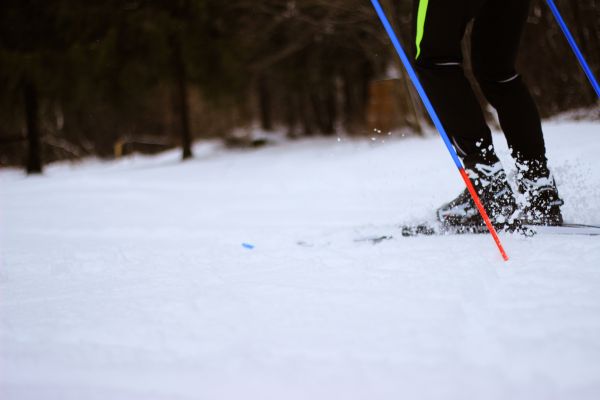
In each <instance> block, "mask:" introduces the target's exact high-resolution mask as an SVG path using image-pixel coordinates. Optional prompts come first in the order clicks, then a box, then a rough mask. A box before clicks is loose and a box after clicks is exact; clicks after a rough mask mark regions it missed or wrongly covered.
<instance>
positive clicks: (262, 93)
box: [258, 73, 273, 131]
mask: <svg viewBox="0 0 600 400" xmlns="http://www.w3.org/2000/svg"><path fill="white" fill-rule="evenodd" d="M258 103H259V104H258V105H259V111H260V125H261V127H262V129H263V130H265V131H272V130H273V116H272V114H271V93H270V91H269V86H268V83H267V78H266V77H265V75H264V73H261V74H260V76H259V77H258Z"/></svg>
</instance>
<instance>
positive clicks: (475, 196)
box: [371, 0, 508, 261]
mask: <svg viewBox="0 0 600 400" xmlns="http://www.w3.org/2000/svg"><path fill="white" fill-rule="evenodd" d="M371 3H373V7H375V11H376V12H377V15H378V16H379V19H380V20H381V23H382V24H383V27H384V28H385V30H386V32H387V34H388V36H389V37H390V40H391V41H392V44H393V45H394V48H395V49H396V52H397V53H398V56H400V60H402V64H404V68H405V69H406V71H407V72H408V76H409V77H410V79H411V80H412V83H413V85H414V86H415V88H416V89H417V92H418V93H419V96H420V97H421V100H422V101H423V104H424V105H425V108H426V109H427V112H428V113H429V116H430V117H431V119H432V121H433V124H434V125H435V127H436V128H437V130H438V132H439V133H440V135H441V136H442V139H443V140H444V143H445V144H446V147H447V148H448V151H449V152H450V156H452V159H453V160H454V164H456V167H457V168H458V171H459V172H460V175H461V176H462V178H463V180H464V181H465V184H466V185H467V189H468V190H469V193H471V196H472V197H473V201H474V202H475V205H476V206H477V209H478V210H479V213H480V214H481V217H482V218H483V220H484V221H485V224H486V226H487V228H488V229H489V231H490V233H491V234H492V237H493V238H494V242H496V246H497V247H498V250H499V251H500V254H501V255H502V258H503V259H504V260H505V261H508V255H507V254H506V251H504V247H502V243H501V242H500V238H499V237H498V233H497V232H496V229H495V228H494V226H493V225H492V222H491V221H490V218H489V216H488V215H487V212H486V211H485V209H484V208H483V205H482V204H481V200H480V199H479V195H478V194H477V191H476V190H475V188H474V187H473V183H471V180H470V179H469V176H468V175H467V172H466V171H465V168H464V166H463V165H462V162H461V161H460V158H458V154H456V150H454V147H453V146H452V143H451V142H450V138H449V137H448V134H447V133H446V129H445V128H444V126H443V125H442V121H440V119H439V117H438V115H437V113H436V111H435V109H434V108H433V105H432V104H431V101H430V100H429V97H428V96H427V93H426V92H425V89H424V88H423V86H422V85H421V82H420V81H419V78H418V77H417V74H416V72H415V70H414V68H413V66H412V65H411V63H410V61H409V59H408V57H407V55H406V53H405V52H404V49H403V48H402V45H401V44H400V41H399V40H398V37H397V36H396V33H395V32H394V29H393V28H392V26H391V25H390V21H388V19H387V17H386V15H385V11H383V8H381V4H379V0H371Z"/></svg>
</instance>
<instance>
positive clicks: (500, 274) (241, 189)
mask: <svg viewBox="0 0 600 400" xmlns="http://www.w3.org/2000/svg"><path fill="white" fill-rule="evenodd" d="M546 131H547V144H548V150H549V157H550V159H551V166H552V167H553V169H554V172H555V175H556V177H557V180H558V182H559V185H560V189H561V193H562V195H563V197H564V199H565V201H566V205H565V207H564V214H565V217H566V219H567V220H569V221H575V222H580V223H589V224H600V157H599V154H600V123H597V122H568V121H562V122H548V123H546ZM383 139H386V140H385V141H384V140H383ZM495 139H496V140H497V141H498V142H499V143H498V146H499V148H500V149H501V155H502V157H503V160H505V165H506V167H507V168H509V169H511V170H512V169H514V168H513V166H512V164H511V163H510V161H509V158H508V157H507V154H508V153H507V150H506V144H505V142H504V140H503V139H502V137H501V136H497V137H496V138H495ZM196 153H197V154H196V158H195V159H194V160H192V161H190V162H186V163H181V162H179V153H178V152H169V153H166V154H163V155H160V156H156V157H134V158H129V159H125V160H121V161H118V162H110V163H108V162H99V161H86V162H84V163H81V164H77V165H70V164H55V165H52V166H50V167H49V168H48V169H47V171H46V173H45V175H44V176H42V177H25V176H24V175H23V174H22V173H21V172H19V171H15V170H4V171H0V199H1V200H0V201H1V204H0V211H1V217H0V218H1V225H0V226H1V233H0V235H1V236H0V244H1V249H0V251H1V267H0V399H2V400H17V399H18V400H28V399H35V400H38V399H40V400H42V399H43V400H54V399H56V400H71V399H73V400H81V399H85V400H89V399H91V400H96V399H98V400H121V399H122V400H154V399H161V400H163V399H164V400H175V399H201V400H213V399H214V400H216V399H257V400H265V399H273V400H283V399H285V400H296V399H311V400H312V399H316V400H320V399H323V400H331V399H344V400H353V399H368V400H373V399H375V400H377V399H386V400H387V399H389V400H392V399H393V400H397V399H457V400H458V399H461V400H463V399H502V400H505V399H512V400H515V399H527V400H531V399H541V400H542V399H543V400H552V399H598V398H600V237H583V236H580V237H572V236H549V235H547V236H538V237H533V238H523V237H519V236H514V235H502V240H503V242H504V244H505V247H506V249H507V251H508V253H509V256H510V257H511V261H509V262H508V263H505V262H503V261H502V259H501V257H500V255H499V254H498V252H497V250H496V248H495V246H494V244H493V241H492V240H491V238H490V237H489V235H480V236H475V235H471V236H461V237H459V236H446V237H419V238H402V237H401V235H399V232H398V229H397V228H395V225H397V224H399V223H402V222H410V221H418V220H420V219H423V218H429V217H430V216H431V215H433V210H434V209H435V208H436V207H437V206H438V205H440V204H441V203H443V202H444V201H446V200H449V199H450V198H451V197H454V196H455V195H456V194H458V192H459V191H460V190H462V181H461V179H460V176H459V175H458V173H457V172H456V170H455V167H454V165H453V164H452V161H451V159H450V157H449V156H448V154H447V153H446V150H445V148H444V147H443V144H442V142H441V140H440V139H439V138H437V137H436V136H433V135H430V136H429V137H427V138H425V139H421V138H407V139H400V138H396V139H394V137H393V136H392V137H387V136H385V137H379V138H378V139H377V140H373V141H352V140H349V139H341V140H340V141H338V140H337V138H332V139H321V140H309V141H301V142H294V143H289V142H287V143H282V144H279V145H277V146H274V147H268V148H264V149H261V150H255V151H236V152H231V151H225V150H222V149H220V148H219V147H218V146H216V145H214V144H200V145H198V146H197V147H196ZM373 233H383V234H394V235H395V238H394V239H393V240H389V241H385V242H383V243H380V244H378V245H372V244H371V243H357V242H354V240H355V239H357V238H359V237H361V236H364V235H368V234H373ZM243 243H246V244H250V245H253V246H254V248H253V249H248V248H245V247H244V246H243V245H242V244H243Z"/></svg>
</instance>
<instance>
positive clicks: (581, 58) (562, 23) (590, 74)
mask: <svg viewBox="0 0 600 400" xmlns="http://www.w3.org/2000/svg"><path fill="white" fill-rule="evenodd" d="M546 2H547V3H548V6H549V7H550V10H552V14H554V18H556V21H557V22H558V25H560V29H562V31H563V33H564V34H565V37H566V38H567V41H568V42H569V44H570V45H571V48H572V49H573V52H574V53H575V56H577V59H578V60H579V64H581V67H582V68H583V70H584V71H585V74H586V75H587V77H588V79H589V80H590V83H591V84H592V86H593V87H594V90H595V91H596V94H597V95H598V98H600V85H598V81H597V80H596V77H595V76H594V73H593V72H592V69H591V68H590V66H589V64H588V63H587V61H586V60H585V57H584V56H583V53H581V50H579V46H577V42H575V38H573V35H571V31H570V30H569V27H568V26H567V24H566V22H565V20H564V19H563V17H562V15H561V14H560V11H558V7H556V4H554V0H546Z"/></svg>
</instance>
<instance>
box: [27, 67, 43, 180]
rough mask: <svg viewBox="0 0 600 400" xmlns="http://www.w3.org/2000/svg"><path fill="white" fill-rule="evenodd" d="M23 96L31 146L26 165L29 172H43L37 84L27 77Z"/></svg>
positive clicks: (29, 144) (28, 139) (29, 146)
mask: <svg viewBox="0 0 600 400" xmlns="http://www.w3.org/2000/svg"><path fill="white" fill-rule="evenodd" d="M23 96H24V100H25V120H26V123H27V142H28V148H29V151H28V157H27V165H26V168H27V173H28V174H41V173H42V154H41V153H42V148H41V143H40V129H39V103H38V93H37V88H36V86H35V84H34V83H33V82H32V81H31V80H30V79H26V80H25V81H24V82H23Z"/></svg>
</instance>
